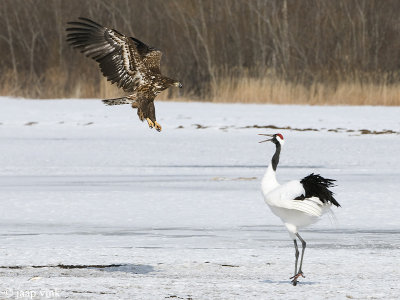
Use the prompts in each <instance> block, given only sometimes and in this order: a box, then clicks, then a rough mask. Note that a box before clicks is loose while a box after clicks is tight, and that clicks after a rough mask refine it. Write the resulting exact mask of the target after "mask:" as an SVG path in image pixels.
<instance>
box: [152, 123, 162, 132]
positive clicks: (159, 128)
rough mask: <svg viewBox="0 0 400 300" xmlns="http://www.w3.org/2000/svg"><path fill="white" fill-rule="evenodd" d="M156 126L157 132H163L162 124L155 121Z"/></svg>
mask: <svg viewBox="0 0 400 300" xmlns="http://www.w3.org/2000/svg"><path fill="white" fill-rule="evenodd" d="M154 126H155V128H156V130H157V131H161V129H162V127H161V125H160V124H158V123H157V121H154Z"/></svg>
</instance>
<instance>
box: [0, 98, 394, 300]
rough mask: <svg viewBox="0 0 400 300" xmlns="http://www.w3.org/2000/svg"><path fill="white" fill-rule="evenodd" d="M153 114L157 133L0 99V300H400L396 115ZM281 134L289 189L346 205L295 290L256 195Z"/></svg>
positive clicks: (283, 246) (278, 109) (62, 107)
mask: <svg viewBox="0 0 400 300" xmlns="http://www.w3.org/2000/svg"><path fill="white" fill-rule="evenodd" d="M156 110H157V116H158V120H159V122H160V123H161V125H162V126H163V131H162V132H161V133H158V132H156V131H155V130H150V129H148V128H147V124H146V123H141V122H139V121H138V118H137V116H136V112H134V111H132V110H131V109H130V107H129V106H120V107H106V106H104V105H103V104H102V103H101V102H100V101H95V100H93V101H92V100H57V101H48V100H39V101H38V100H18V99H8V98H4V97H3V98H0V205H1V210H0V299H29V298H33V299H46V298H51V299H64V298H68V299H107V300H108V299H248V298H249V299H344V298H349V299H398V298H400V289H399V288H398V285H399V284H398V278H399V276H400V268H399V261H400V218H399V216H400V208H399V207H400V205H399V201H400V196H399V195H400V134H399V132H400V107H318V106H276V105H240V104H210V103H168V102H157V103H156ZM274 126H276V127H278V128H287V129H272V128H271V127H274ZM289 127H290V128H289ZM276 132H280V133H282V134H283V135H284V137H285V139H286V144H285V147H284V148H283V151H282V154H281V160H280V165H279V167H278V177H279V180H280V181H281V182H285V181H287V180H291V179H300V178H302V177H304V176H305V175H308V174H309V173H311V172H317V173H321V174H322V175H324V176H327V177H331V178H335V179H337V181H338V182H337V184H338V186H337V187H336V188H335V192H336V198H337V200H338V201H339V202H340V203H341V205H342V208H339V209H334V211H335V213H336V218H337V221H336V223H335V224H332V223H331V222H330V220H329V218H327V217H325V218H324V219H322V220H321V222H319V223H317V224H315V225H314V226H313V227H309V228H307V229H306V230H303V231H302V236H303V237H304V238H305V239H306V241H307V242H308V244H307V245H308V247H307V250H306V254H305V262H304V267H303V270H304V273H305V275H306V278H304V279H301V280H300V283H299V285H298V286H296V287H293V286H291V285H290V280H289V277H290V276H291V275H292V272H293V269H294V266H293V265H294V249H293V243H292V241H291V240H290V239H289V235H288V234H287V232H286V231H285V228H284V227H283V226H282V225H281V223H280V220H279V219H278V218H277V217H275V216H274V215H273V214H272V213H271V212H270V211H269V209H268V207H267V206H266V205H265V204H264V202H263V199H262V196H261V193H260V180H261V177H262V175H263V173H264V171H265V169H266V166H267V164H268V163H269V161H270V158H271V156H272V154H273V152H274V146H273V145H272V144H258V141H259V140H260V138H259V136H257V134H258V133H276ZM374 133H375V134H374ZM377 133H378V134H377Z"/></svg>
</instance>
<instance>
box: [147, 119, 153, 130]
mask: <svg viewBox="0 0 400 300" xmlns="http://www.w3.org/2000/svg"><path fill="white" fill-rule="evenodd" d="M146 121H147V124H149V127H150V128H153V127H154V123H153V121H152V120H150V119H149V118H146Z"/></svg>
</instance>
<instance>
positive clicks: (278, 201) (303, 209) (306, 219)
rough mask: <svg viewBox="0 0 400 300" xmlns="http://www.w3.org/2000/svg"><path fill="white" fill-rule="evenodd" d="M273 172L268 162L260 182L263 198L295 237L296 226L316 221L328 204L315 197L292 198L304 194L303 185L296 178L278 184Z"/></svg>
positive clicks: (299, 226) (327, 208) (293, 237)
mask: <svg viewBox="0 0 400 300" xmlns="http://www.w3.org/2000/svg"><path fill="white" fill-rule="evenodd" d="M275 174H276V173H275V171H274V170H273V168H272V164H270V165H269V166H268V169H267V172H266V173H265V175H264V177H263V180H262V182H261V189H262V193H263V196H264V200H265V202H266V203H267V204H268V206H269V207H270V209H271V211H272V212H273V213H274V214H275V215H276V216H278V217H279V218H280V219H281V220H282V222H283V223H284V224H285V226H286V228H287V230H288V231H289V234H290V236H291V238H292V239H295V234H296V233H297V232H298V228H301V227H305V226H308V225H310V224H312V223H315V222H316V221H318V219H319V217H321V216H322V215H323V214H324V213H325V212H327V211H329V207H330V204H324V203H322V202H321V201H320V200H319V198H317V197H311V198H306V199H304V200H294V199H295V198H296V197H298V196H301V195H305V191H304V188H303V185H302V184H301V183H300V181H298V180H293V181H289V182H287V183H285V184H283V185H280V184H279V183H278V181H277V180H276V176H275Z"/></svg>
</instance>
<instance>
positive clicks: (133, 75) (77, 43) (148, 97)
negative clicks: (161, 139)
mask: <svg viewBox="0 0 400 300" xmlns="http://www.w3.org/2000/svg"><path fill="white" fill-rule="evenodd" d="M79 20H80V22H68V24H69V25H71V27H69V28H67V32H68V35H67V42H68V43H69V44H70V45H71V46H72V47H74V48H76V49H78V50H80V51H81V53H83V54H85V55H86V56H87V57H90V58H93V59H94V60H96V61H97V62H98V63H99V66H100V69H101V72H102V73H103V75H104V76H105V77H106V78H107V80H108V81H111V83H117V86H118V87H121V88H122V89H123V90H124V91H125V92H127V93H130V94H129V95H127V96H125V97H122V98H116V99H107V100H103V102H104V103H105V104H106V105H120V104H131V105H132V108H137V114H138V116H139V119H140V120H141V121H144V119H146V120H147V123H148V124H149V127H150V128H153V127H155V128H156V129H157V131H161V125H160V124H159V123H157V121H156V113H155V108H154V98H155V97H156V96H157V95H158V94H159V93H161V92H162V91H163V90H165V89H167V88H169V87H170V86H176V87H179V88H182V84H181V83H180V82H179V81H177V80H174V79H171V78H168V77H166V76H164V75H162V74H161V71H160V61H161V55H162V53H161V51H159V50H157V49H156V48H153V47H150V46H148V45H146V44H145V43H143V42H141V41H139V40H138V39H135V38H134V37H127V36H125V35H123V34H121V33H119V32H118V31H116V30H114V29H110V28H107V27H104V26H102V25H100V24H98V23H96V22H94V21H92V20H90V19H87V18H79Z"/></svg>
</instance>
